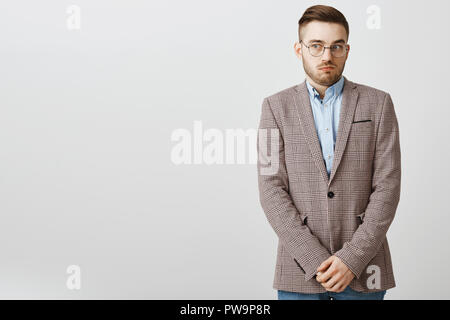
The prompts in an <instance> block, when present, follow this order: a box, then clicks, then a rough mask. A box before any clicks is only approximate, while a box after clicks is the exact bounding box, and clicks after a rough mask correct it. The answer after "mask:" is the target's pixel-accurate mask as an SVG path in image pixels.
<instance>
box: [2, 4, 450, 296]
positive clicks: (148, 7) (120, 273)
mask: <svg viewBox="0 0 450 320" xmlns="http://www.w3.org/2000/svg"><path fill="white" fill-rule="evenodd" d="M71 4H75V5H78V6H80V8H81V29H80V30H72V31H71V30H68V29H67V27H66V20H67V17H68V14H67V13H66V9H67V7H68V6H69V5H71ZM313 4H317V3H316V2H312V1H282V2H280V1H261V0H258V1H256V0H252V1H246V0H228V1H211V0H209V1H207V0H203V1H189V2H187V1H181V0H178V1H167V0H164V1H163V0H159V1H130V0H128V1H111V0H108V1H106V0H103V1H99V0H96V1H92V0H90V1H87V0H85V1H81V0H79V1H74V2H66V1H56V0H54V1H31V0H29V1H11V0H10V1H2V2H1V3H0V21H1V28H0V49H1V59H0V65H1V69H0V70H1V76H0V81H1V83H0V88H1V94H0V106H1V109H0V110H1V114H0V164H1V170H0V197H1V198H0V214H1V222H0V257H1V258H0V298H3V299H9V298H25V299H28V298H42V299H47V298H61V299H80V298H82V299H116V298H123V299H131V298H134V299H144V298H146V299H184V298H186V299H276V292H275V290H274V289H272V280H273V274H274V267H275V255H276V245H277V237H276V235H275V233H274V231H273V230H272V229H271V227H270V225H269V223H268V222H267V220H266V218H265V216H264V213H263V211H262V209H261V207H260V205H259V200H258V189H257V173H256V166H255V165H254V164H251V163H247V164H244V165H238V164H233V165H206V164H203V165H178V166H177V165H175V164H173V163H172V161H171V158H170V156H171V150H172V148H173V146H174V144H175V143H174V142H173V141H171V133H172V132H173V131H174V130H176V129H178V128H186V129H188V130H190V131H192V130H193V129H192V128H193V121H194V120H201V121H202V122H203V126H204V129H208V128H217V129H219V130H221V131H224V130H225V129H228V128H232V129H233V128H242V129H249V128H255V129H256V128H257V125H258V121H259V116H260V111H261V103H262V100H263V98H264V97H266V96H268V95H270V94H273V93H275V92H278V91H280V90H282V89H285V88H287V87H290V86H293V85H295V84H298V83H300V82H302V81H303V80H304V72H303V67H302V66H301V61H300V60H298V59H297V57H296V56H295V55H294V51H293V44H294V41H296V40H297V22H298V19H299V18H300V16H301V14H302V13H303V12H304V10H305V9H306V8H307V7H309V6H310V5H313ZM322 4H329V5H332V6H335V7H336V8H337V9H339V10H340V11H342V12H343V13H344V15H345V16H346V17H347V20H348V21H349V24H350V39H349V43H350V45H351V50H350V55H349V58H348V60H347V64H346V68H345V71H344V75H345V76H347V77H348V79H350V80H352V81H355V82H358V83H362V84H366V85H370V86H373V87H376V88H379V89H382V90H385V91H387V92H389V93H390V94H391V96H392V99H393V101H394V104H395V108H396V112H397V116H398V120H399V125H400V134H401V149H402V169H403V173H402V194H401V200H400V204H399V207H398V211H397V215H396V218H395V219H394V222H393V224H392V226H391V228H390V230H389V232H388V239H389V242H390V247H391V253H392V258H393V266H394V272H395V277H396V281H397V287H396V288H394V289H391V290H389V291H388V293H387V295H386V299H413V298H423V299H431V298H437V299H442V298H445V299H448V298H450V292H449V291H448V287H449V285H450V275H449V274H448V272H447V265H448V264H449V262H450V261H449V257H450V252H449V248H448V244H449V242H450V232H449V223H450V210H449V206H448V198H449V196H448V192H449V190H448V188H447V184H446V183H447V182H448V181H449V174H448V170H447V167H446V160H448V159H449V156H450V154H449V149H448V148H447V146H448V138H449V136H450V135H449V131H448V123H447V120H448V117H449V116H450V109H449V107H450V106H449V102H448V99H447V95H446V94H447V93H448V85H449V81H448V75H449V71H450V68H449V59H448V55H449V53H448V50H449V48H450V47H449V43H448V31H449V27H450V22H449V19H448V11H449V9H450V4H449V2H448V1H444V0H442V1H436V0H433V1H406V0H405V1H398V0H396V1H328V2H322ZM370 5H378V6H379V7H380V9H381V29H379V30H370V29H368V28H367V26H366V20H367V19H368V16H369V15H368V14H367V12H366V9H367V8H368V7H369V6H370ZM72 264H75V265H79V266H80V267H81V272H82V278H81V290H69V289H67V287H66V279H67V277H68V274H66V268H67V267H68V266H69V265H72Z"/></svg>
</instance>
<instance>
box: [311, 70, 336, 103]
mask: <svg viewBox="0 0 450 320" xmlns="http://www.w3.org/2000/svg"><path fill="white" fill-rule="evenodd" d="M306 79H308V82H309V83H310V84H311V86H313V87H314V89H316V90H317V92H318V93H319V95H320V99H323V98H324V97H325V91H327V89H328V88H329V87H330V86H324V85H321V84H318V83H316V82H314V81H313V80H312V79H311V78H310V77H309V76H308V75H306ZM339 80H340V78H339V79H338V80H337V81H339ZM337 81H336V82H337ZM336 82H335V83H336Z"/></svg>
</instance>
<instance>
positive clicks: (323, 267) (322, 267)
mask: <svg viewBox="0 0 450 320" xmlns="http://www.w3.org/2000/svg"><path fill="white" fill-rule="evenodd" d="M332 257H333V256H331V257H329V258H328V259H327V260H325V261H324V262H322V263H321V264H320V266H319V267H318V268H317V271H325V270H326V269H327V268H328V267H329V266H330V265H331V264H332V263H333V259H332Z"/></svg>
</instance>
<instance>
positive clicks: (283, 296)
mask: <svg viewBox="0 0 450 320" xmlns="http://www.w3.org/2000/svg"><path fill="white" fill-rule="evenodd" d="M385 294H386V290H383V291H378V292H368V293H365V292H358V291H355V290H353V289H352V288H350V286H347V288H345V290H344V291H342V292H331V291H327V292H323V293H300V292H290V291H284V290H278V300H383V299H384V295H385Z"/></svg>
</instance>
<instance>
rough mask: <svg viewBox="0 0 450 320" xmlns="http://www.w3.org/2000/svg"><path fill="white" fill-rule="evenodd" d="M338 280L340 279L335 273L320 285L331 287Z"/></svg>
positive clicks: (326, 287)
mask: <svg viewBox="0 0 450 320" xmlns="http://www.w3.org/2000/svg"><path fill="white" fill-rule="evenodd" d="M339 280H340V279H339V278H338V277H337V276H336V275H335V276H333V277H331V278H330V279H329V280H328V281H327V282H324V283H322V285H323V287H324V288H325V289H331V288H333V286H334V285H335V284H336V283H338V282H339Z"/></svg>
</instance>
